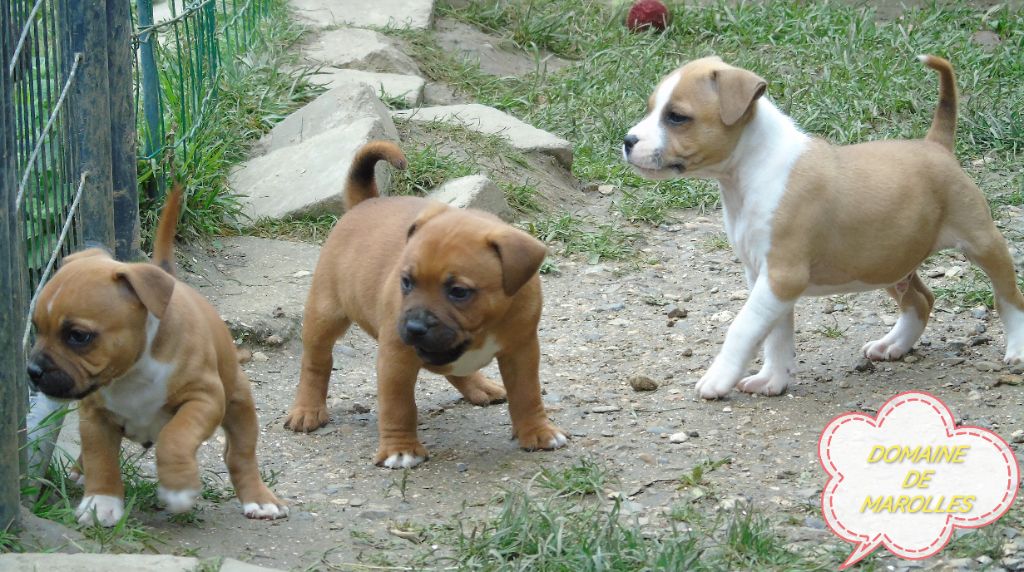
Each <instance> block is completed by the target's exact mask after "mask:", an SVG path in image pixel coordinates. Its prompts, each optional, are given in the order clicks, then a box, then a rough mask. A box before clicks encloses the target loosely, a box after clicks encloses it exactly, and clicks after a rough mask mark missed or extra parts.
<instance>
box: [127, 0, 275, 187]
mask: <svg viewBox="0 0 1024 572" xmlns="http://www.w3.org/2000/svg"><path fill="white" fill-rule="evenodd" d="M273 2H274V0H196V1H194V2H191V3H188V4H185V5H184V6H182V7H181V8H180V11H179V8H178V6H177V5H176V4H175V3H174V1H173V0H171V2H170V4H168V7H169V17H167V18H166V19H164V20H162V21H159V22H156V23H154V7H153V3H152V0H137V3H136V32H135V36H134V40H135V42H134V45H135V46H136V49H137V52H138V57H137V61H138V62H139V70H138V74H137V76H136V80H137V81H136V89H135V93H136V105H137V108H138V111H139V113H138V117H139V135H140V138H141V141H142V149H141V150H140V151H141V152H140V161H141V164H140V168H139V177H140V179H139V180H140V184H142V185H143V186H144V188H145V190H146V194H147V196H148V198H150V199H156V198H157V197H158V196H159V195H161V194H162V192H161V191H162V190H163V188H164V187H165V184H166V181H165V180H164V176H165V173H164V172H163V171H162V169H161V166H162V164H163V161H162V158H163V157H165V156H166V155H167V151H168V149H167V147H168V146H170V147H171V148H173V151H174V155H175V156H178V157H179V158H180V160H181V161H183V162H191V154H192V153H194V152H195V149H196V147H195V145H194V142H195V141H196V140H197V139H199V138H200V137H201V136H202V133H201V131H202V130H203V129H204V128H207V127H208V126H209V122H207V121H206V119H207V118H208V115H209V113H210V112H211V110H212V109H213V106H214V105H215V103H216V101H217V95H218V86H219V80H220V76H221V74H222V73H224V71H225V69H230V68H232V67H233V66H235V65H236V62H237V61H238V56H239V55H241V54H243V53H245V52H246V51H247V50H248V49H249V47H250V46H251V45H252V43H253V41H254V40H255V39H256V38H257V37H258V35H259V34H260V32H261V27H260V21H261V20H262V19H263V18H265V17H266V16H267V15H268V14H269V13H270V9H271V6H272V3H273Z"/></svg>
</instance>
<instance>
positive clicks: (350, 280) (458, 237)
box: [285, 141, 566, 468]
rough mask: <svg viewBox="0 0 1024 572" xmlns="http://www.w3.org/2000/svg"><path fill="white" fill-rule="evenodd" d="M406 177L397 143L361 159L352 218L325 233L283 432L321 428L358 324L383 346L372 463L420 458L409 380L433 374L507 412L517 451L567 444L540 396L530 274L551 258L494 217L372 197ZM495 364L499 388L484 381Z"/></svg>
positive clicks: (365, 152) (537, 298)
mask: <svg viewBox="0 0 1024 572" xmlns="http://www.w3.org/2000/svg"><path fill="white" fill-rule="evenodd" d="M381 159H387V160H388V161H389V162H390V163H391V164H392V165H393V166H395V167H396V168H399V169H404V168H405V166H406V160H405V156H404V155H403V154H402V152H401V150H400V149H399V148H398V147H397V146H396V145H394V144H393V143H390V142H387V141H376V142H372V143H369V144H367V145H366V146H365V147H363V148H362V149H360V151H359V153H358V154H357V155H356V158H355V160H354V161H353V163H352V168H351V171H350V172H349V175H348V181H347V183H346V186H345V196H344V199H345V206H346V209H347V210H348V212H347V213H346V214H345V216H343V217H342V218H341V220H340V221H338V224H337V225H336V226H335V227H334V229H333V230H332V231H331V235H330V236H329V237H328V238H327V242H326V243H325V244H324V247H323V250H322V251H321V253H320V260H319V262H318V263H317V267H316V273H315V274H314V275H313V285H312V288H311V289H310V291H309V298H308V299H307V301H306V308H305V317H304V319H303V324H302V347H303V354H302V374H301V377H300V380H299V387H298V392H297V394H296V396H295V403H294V404H293V405H292V409H291V412H290V413H289V415H288V419H287V420H286V421H285V427H288V428H290V429H292V430H294V431H306V432H308V431H312V430H314V429H317V428H318V427H322V426H323V425H326V424H327V421H328V419H327V406H326V399H327V384H328V381H329V378H330V375H331V366H332V354H331V351H332V348H333V347H334V343H335V342H336V341H337V340H338V338H339V337H341V336H342V335H344V333H345V331H346V330H347V329H348V327H349V326H350V325H351V324H352V323H353V322H355V323H356V324H358V325H359V327H360V328H362V329H363V331H365V332H366V333H368V334H370V335H371V336H373V337H374V338H376V339H377V341H378V342H379V344H380V347H379V349H378V354H377V394H378V405H379V407H380V411H379V413H378V426H379V429H380V446H379V448H378V450H377V454H376V456H375V457H374V462H375V463H376V464H378V465H383V466H385V467H389V468H399V467H405V468H407V467H413V466H416V465H418V464H420V463H422V462H423V461H424V460H426V458H427V450H426V449H425V448H424V447H423V445H422V444H421V443H420V441H419V438H418V437H417V435H416V398H415V384H416V378H417V375H418V374H419V371H420V370H421V369H426V370H428V371H432V372H434V373H439V374H442V375H444V376H445V377H447V378H448V381H449V382H451V384H452V385H454V386H455V388H456V389H458V390H459V392H460V393H461V394H462V395H463V396H464V397H465V398H466V399H467V400H469V401H470V402H472V403H475V404H477V405H486V404H488V403H494V402H497V401H501V400H504V399H505V397H506V390H507V396H508V404H509V413H510V414H511V416H512V434H513V436H514V437H517V438H518V439H519V444H520V446H522V447H523V448H524V449H529V450H534V449H555V448H558V447H561V446H563V445H565V443H566V437H565V433H564V432H562V430H560V429H559V428H558V427H556V426H554V425H553V424H552V423H551V421H549V420H548V417H547V414H546V413H545V411H544V405H543V404H542V402H541V396H540V380H539V375H538V368H539V366H540V345H539V343H538V341H537V324H538V322H539V320H540V312H541V290H540V277H539V275H538V274H537V270H538V269H539V268H540V265H541V262H543V261H544V256H545V254H546V252H547V249H546V248H545V247H544V245H543V244H542V243H541V242H540V241H538V240H536V239H534V238H533V237H531V236H530V235H528V234H526V233H525V232H522V231H520V230H518V229H515V228H513V227H511V226H509V225H507V224H505V223H503V222H501V221H500V220H499V219H498V218H497V217H494V216H492V215H490V214H487V213H484V212H480V211H475V210H459V209H455V208H451V207H448V206H447V205H444V204H442V203H439V202H436V201H431V200H427V199H423V198H417V197H388V198H380V197H378V196H377V186H376V183H375V181H374V165H375V164H376V163H377V161H379V160H381ZM495 357H496V358H497V359H498V367H499V368H500V370H501V378H502V381H503V382H504V385H505V387H504V388H502V386H500V385H498V384H497V383H495V382H493V381H491V380H490V379H487V378H486V377H484V376H483V375H482V374H481V373H480V371H479V370H480V368H482V367H484V366H485V365H487V364H488V363H490V361H491V360H492V359H493V358H495Z"/></svg>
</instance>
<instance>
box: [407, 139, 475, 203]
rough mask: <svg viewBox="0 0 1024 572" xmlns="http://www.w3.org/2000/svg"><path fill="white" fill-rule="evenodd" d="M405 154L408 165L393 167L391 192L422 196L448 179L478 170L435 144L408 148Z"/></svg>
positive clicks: (464, 175) (471, 173)
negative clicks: (403, 167) (402, 168)
mask: <svg viewBox="0 0 1024 572" xmlns="http://www.w3.org/2000/svg"><path fill="white" fill-rule="evenodd" d="M405 156H406V159H408V160H409V168H408V169H406V170H404V171H392V174H391V190H390V191H389V194H391V195H415V196H421V197H422V196H424V195H426V194H428V193H429V192H430V191H432V190H434V189H435V188H437V187H439V186H441V184H442V183H444V182H446V181H450V180H451V179H456V178H458V177H466V176H468V175H473V174H475V173H476V172H477V171H476V169H475V168H474V166H473V165H471V164H469V163H467V162H465V161H462V160H460V159H458V158H457V157H455V156H454V155H453V154H451V153H443V152H439V151H437V150H436V149H434V148H432V147H422V148H418V149H406V152H405Z"/></svg>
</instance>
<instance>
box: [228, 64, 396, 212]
mask: <svg viewBox="0 0 1024 572" xmlns="http://www.w3.org/2000/svg"><path fill="white" fill-rule="evenodd" d="M350 105H351V106H350ZM269 139H270V143H269V146H268V149H269V150H268V152H267V153H266V154H265V155H262V156H259V157H255V158H253V159H250V160H248V161H246V162H245V163H243V164H242V165H241V166H239V167H238V168H237V169H235V170H234V171H233V172H232V173H231V175H230V176H229V178H228V182H229V184H230V185H231V188H232V190H234V191H235V192H236V193H238V194H239V195H242V197H241V199H240V202H241V203H242V211H243V213H245V214H246V215H247V216H248V217H249V218H251V219H253V220H258V219H260V218H285V217H291V216H299V215H306V214H322V213H336V214H340V213H342V212H343V211H344V206H343V205H342V196H341V192H342V189H343V187H344V183H345V177H346V176H347V175H348V169H349V166H350V165H351V163H352V159H353V158H354V157H355V154H356V151H357V150H358V149H359V148H360V147H362V146H363V145H364V144H365V143H367V142H369V141H372V140H376V139H389V140H392V141H397V140H398V131H397V130H396V129H395V124H394V123H393V122H392V121H391V118H390V117H389V116H388V115H387V112H386V109H385V108H384V106H383V105H382V104H381V103H380V101H379V100H377V98H376V96H375V95H373V90H372V89H371V88H370V87H369V86H367V85H365V84H348V85H345V86H341V87H338V88H335V89H333V90H331V91H329V92H327V93H325V94H323V95H322V96H320V97H319V98H317V99H316V100H315V101H313V102H312V103H310V104H309V105H307V106H306V107H304V108H303V109H300V110H299V111H297V112H296V113H295V114H293V115H292V116H289V117H288V118H286V119H285V120H284V121H282V122H281V123H280V124H279V125H278V126H277V127H275V128H274V129H273V130H272V131H271V134H270V137H269ZM389 183H390V177H389V175H388V171H387V168H386V167H385V166H384V165H383V164H379V165H378V166H377V185H378V188H380V189H381V191H382V192H383V191H385V190H386V189H387V187H388V185H389Z"/></svg>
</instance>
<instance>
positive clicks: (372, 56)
mask: <svg viewBox="0 0 1024 572" xmlns="http://www.w3.org/2000/svg"><path fill="white" fill-rule="evenodd" d="M303 53H304V55H305V57H306V59H308V60H310V61H312V62H314V63H318V64H321V65H323V66H326V67H335V68H351V69H359V70H365V71H375V72H390V73H398V74H404V75H419V74H420V69H419V67H417V66H416V62H414V61H412V58H410V57H409V56H407V55H405V54H404V53H403V52H402V50H401V49H399V48H398V46H397V45H396V44H395V41H394V40H392V39H391V38H389V37H387V36H385V35H384V34H379V33H377V32H374V31H373V30H363V29H360V28H340V29H337V30H331V31H329V32H324V33H322V34H320V35H319V36H317V37H316V39H314V40H313V41H312V42H311V43H310V44H309V45H308V46H307V47H306V48H305V50H304V52H303Z"/></svg>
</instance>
